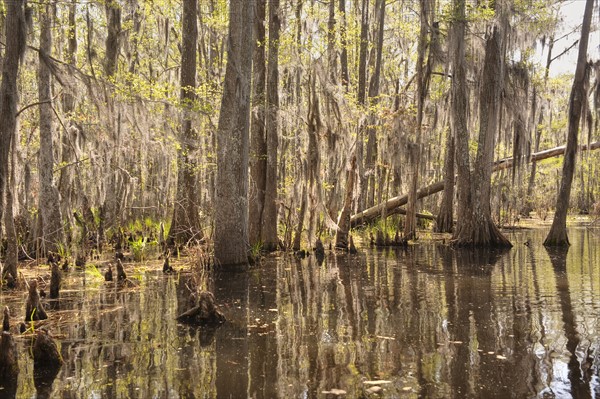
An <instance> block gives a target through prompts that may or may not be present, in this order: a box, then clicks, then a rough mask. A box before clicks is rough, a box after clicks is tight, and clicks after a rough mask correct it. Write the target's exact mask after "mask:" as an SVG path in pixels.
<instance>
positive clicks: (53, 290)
mask: <svg viewBox="0 0 600 399" xmlns="http://www.w3.org/2000/svg"><path fill="white" fill-rule="evenodd" d="M51 268H52V275H51V277H50V298H51V299H57V298H58V296H59V291H60V281H61V279H62V277H61V275H60V270H59V269H58V263H56V262H55V263H52V266H51Z"/></svg>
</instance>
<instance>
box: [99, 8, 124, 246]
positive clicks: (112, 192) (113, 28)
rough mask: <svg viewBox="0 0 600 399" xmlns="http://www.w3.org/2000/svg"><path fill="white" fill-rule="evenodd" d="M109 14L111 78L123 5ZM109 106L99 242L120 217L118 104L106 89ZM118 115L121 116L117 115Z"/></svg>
mask: <svg viewBox="0 0 600 399" xmlns="http://www.w3.org/2000/svg"><path fill="white" fill-rule="evenodd" d="M105 13H106V24H107V26H106V29H107V35H106V41H105V43H104V44H105V57H104V72H105V74H106V76H107V77H108V78H111V77H113V76H114V75H115V73H116V72H117V68H118V61H119V53H120V48H121V40H120V35H121V6H120V5H119V3H118V1H117V0H113V1H108V2H106V4H105ZM105 90H106V91H107V92H105V94H104V95H105V97H106V107H107V109H108V111H107V118H106V119H107V125H106V129H107V132H108V133H109V134H110V135H111V139H112V141H113V144H114V146H115V149H114V150H113V151H110V152H109V153H108V154H107V155H108V159H109V161H108V162H107V168H108V170H107V171H106V172H105V173H106V175H107V183H106V190H105V199H104V204H103V206H102V207H101V208H102V209H103V217H102V218H101V220H100V223H99V227H98V235H99V240H100V241H102V240H104V238H105V237H104V234H105V228H107V227H111V226H113V225H114V224H115V222H116V221H117V216H118V215H120V209H119V198H118V197H119V193H118V187H117V185H118V178H117V176H118V173H119V172H118V167H119V163H120V148H119V140H120V137H119V131H120V126H119V124H120V120H119V119H120V115H115V101H114V100H113V98H112V97H111V94H110V93H109V90H110V89H109V88H105ZM117 114H118V113H117Z"/></svg>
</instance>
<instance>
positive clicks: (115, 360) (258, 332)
mask: <svg viewBox="0 0 600 399" xmlns="http://www.w3.org/2000/svg"><path fill="white" fill-rule="evenodd" d="M544 236H545V232H543V231H542V232H540V231H521V232H514V233H512V237H511V239H512V241H513V242H514V243H516V245H515V247H514V248H513V249H511V250H510V251H507V252H491V251H479V252H472V251H457V250H452V249H450V248H448V247H446V246H435V245H425V244H424V245H418V246H414V247H411V248H408V249H405V250H395V249H386V250H367V251H363V252H362V253H360V254H358V255H355V256H348V255H345V254H344V255H335V254H333V253H328V254H326V257H325V259H324V261H323V262H317V261H316V260H315V259H314V258H313V257H309V258H307V259H303V260H299V259H296V258H294V257H291V256H289V257H288V256H281V257H279V258H270V259H267V260H266V261H265V262H263V264H262V265H261V266H260V267H257V268H255V269H253V270H252V271H251V272H250V273H248V274H234V273H230V274H228V273H223V274H220V275H216V276H213V278H212V280H211V281H210V282H209V288H210V289H212V290H213V291H214V293H215V297H216V300H217V302H218V303H220V304H221V310H222V311H223V313H224V314H225V315H226V317H227V319H228V321H227V323H225V324H224V325H223V326H222V327H221V328H219V329H218V330H216V331H215V330H212V331H210V330H206V329H202V328H191V327H188V326H184V325H180V324H177V323H176V322H175V317H176V316H177V315H178V314H180V313H181V312H182V311H183V310H185V309H187V307H188V306H189V304H188V292H189V290H188V289H187V286H188V285H189V281H188V279H189V276H186V275H181V276H170V277H165V276H163V275H162V274H161V273H147V274H144V275H141V276H140V279H141V289H119V288H117V287H115V286H114V285H111V284H105V283H104V282H102V281H97V280H94V279H90V278H89V277H86V276H85V275H83V274H80V275H78V274H75V273H72V274H71V276H70V278H69V279H67V280H66V281H65V290H64V291H63V293H62V294H61V299H60V309H55V310H53V311H52V316H51V318H52V320H53V321H54V322H55V324H56V325H57V326H58V327H57V328H55V329H53V331H52V332H53V333H54V334H55V335H56V336H60V337H64V338H62V339H60V342H61V353H62V356H63V359H64V360H65V364H64V365H63V367H62V369H61V370H60V372H59V374H58V376H57V377H56V380H54V382H53V383H52V382H50V384H48V383H46V384H45V385H41V384H39V380H38V379H37V378H36V377H35V375H36V373H35V370H34V369H33V365H32V363H33V362H32V360H31V358H30V356H29V354H28V351H27V345H28V344H27V341H26V340H23V339H20V338H17V342H18V345H19V354H20V358H19V365H20V369H21V372H20V374H19V377H18V378H19V380H18V392H17V394H16V397H35V395H36V389H37V397H63V398H101V397H107V398H216V397H219V398H243V397H252V398H274V397H281V398H298V397H306V398H313V397H327V396H328V395H329V394H327V393H326V392H332V391H333V390H343V391H345V392H346V397H351V398H359V397H369V392H371V391H369V389H370V388H372V385H371V384H369V382H370V381H379V382H378V383H377V385H378V386H379V387H381V388H382V389H383V391H382V397H389V398H391V397H400V398H413V397H424V398H510V397H516V398H521V397H527V398H530V397H548V398H550V397H575V398H589V397H600V383H599V382H600V381H599V379H598V370H599V366H600V357H599V356H598V353H599V352H598V350H599V346H600V329H599V328H600V326H599V320H600V317H599V316H600V296H599V294H598V287H600V251H599V250H598V248H600V246H599V245H598V244H600V238H599V237H598V235H597V234H594V233H593V232H592V231H587V230H584V229H580V230H572V231H571V232H570V238H571V239H572V243H573V246H572V247H571V248H570V250H569V251H568V253H564V252H563V253H557V252H551V251H550V252H549V251H546V250H544V249H543V247H542V245H541V244H542V240H543V239H544ZM526 241H527V242H529V243H530V245H529V246H526V245H523V243H524V242H526ZM83 286H85V289H82V287H83ZM23 300H24V298H14V297H13V298H12V299H2V303H0V305H1V306H4V305H8V306H9V307H10V308H11V313H12V314H22V307H23ZM73 311H74V312H73ZM65 318H69V322H65V321H64V319H65ZM59 320H62V321H61V322H57V321H59ZM373 384H375V383H373ZM5 394H6V392H2V391H1V390H0V396H3V397H6V396H5ZM12 396H13V397H14V396H15V395H14V394H13V395H12Z"/></svg>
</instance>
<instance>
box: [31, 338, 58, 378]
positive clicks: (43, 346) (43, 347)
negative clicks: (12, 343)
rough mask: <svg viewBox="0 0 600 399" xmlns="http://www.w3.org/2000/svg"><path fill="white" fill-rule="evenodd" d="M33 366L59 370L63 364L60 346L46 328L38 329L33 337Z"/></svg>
mask: <svg viewBox="0 0 600 399" xmlns="http://www.w3.org/2000/svg"><path fill="white" fill-rule="evenodd" d="M33 340H34V343H33V366H34V368H41V369H44V370H58V369H60V367H61V366H62V364H63V359H62V356H61V355H60V352H59V351H58V346H57V345H56V342H55V341H54V338H52V336H51V335H50V333H49V332H48V331H46V330H44V329H38V330H36V334H35V337H34V338H33Z"/></svg>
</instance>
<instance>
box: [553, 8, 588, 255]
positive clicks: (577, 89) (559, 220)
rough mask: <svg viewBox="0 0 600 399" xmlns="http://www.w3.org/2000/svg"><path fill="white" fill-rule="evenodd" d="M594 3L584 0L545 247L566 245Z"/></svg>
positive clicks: (567, 243) (567, 242)
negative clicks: (556, 189) (559, 170)
mask: <svg viewBox="0 0 600 399" xmlns="http://www.w3.org/2000/svg"><path fill="white" fill-rule="evenodd" d="M593 7H594V0H587V1H586V5H585V12H584V15H583V24H582V26H581V40H580V41H579V53H578V56H577V67H576V69H575V77H574V79H573V87H572V89H571V96H570V99H569V130H568V136H567V147H566V149H565V159H564V163H563V171H562V178H561V181H560V189H559V192H558V196H557V197H556V211H555V213H554V219H553V220H552V227H551V228H550V232H549V233H548V236H547V237H546V240H545V241H544V245H545V246H568V245H570V243H569V237H568V235H567V211H568V209H569V198H570V196H571V184H572V182H573V173H574V172H575V160H576V155H577V136H578V135H579V123H580V121H581V113H582V108H583V102H584V101H585V95H586V93H585V90H584V86H585V79H586V78H587V74H586V68H587V48H588V41H589V36H590V26H591V22H592V10H593Z"/></svg>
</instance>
